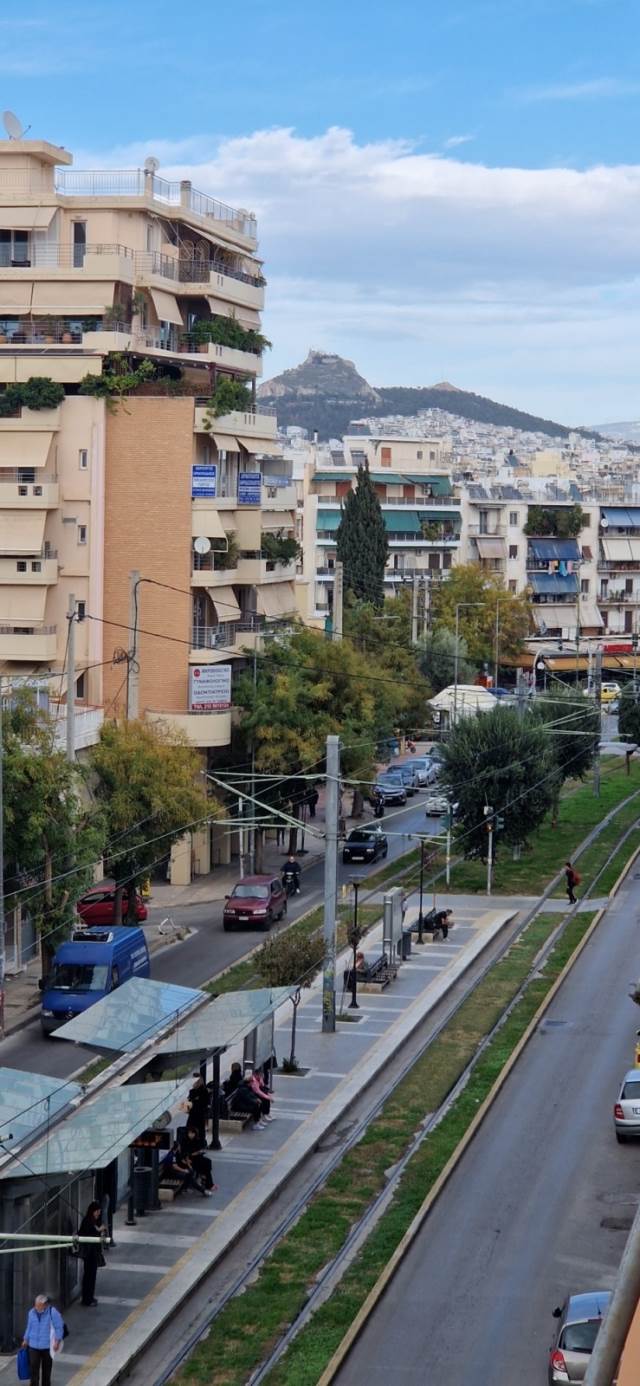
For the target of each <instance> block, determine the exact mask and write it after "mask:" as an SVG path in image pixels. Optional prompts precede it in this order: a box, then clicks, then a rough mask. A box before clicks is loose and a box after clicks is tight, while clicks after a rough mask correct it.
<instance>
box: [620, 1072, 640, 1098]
mask: <svg viewBox="0 0 640 1386" xmlns="http://www.w3.org/2000/svg"><path fill="white" fill-rule="evenodd" d="M622 1096H623V1097H628V1098H629V1097H630V1098H631V1100H632V1102H640V1078H638V1079H636V1080H635V1082H631V1083H625V1085H624V1087H623V1089H622Z"/></svg>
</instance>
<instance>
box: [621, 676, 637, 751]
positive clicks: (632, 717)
mask: <svg viewBox="0 0 640 1386" xmlns="http://www.w3.org/2000/svg"><path fill="white" fill-rule="evenodd" d="M618 731H619V733H620V736H621V737H622V739H623V741H635V742H636V743H637V744H638V745H640V692H639V690H638V688H637V687H635V686H634V684H633V683H626V684H625V686H624V688H623V689H622V692H621V694H620V711H619V714H618Z"/></svg>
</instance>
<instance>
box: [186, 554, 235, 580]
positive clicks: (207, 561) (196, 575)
mask: <svg viewBox="0 0 640 1386" xmlns="http://www.w3.org/2000/svg"><path fill="white" fill-rule="evenodd" d="M239 581H240V578H239V577H238V567H235V568H216V567H214V564H213V553H206V554H201V555H200V554H197V553H194V555H193V567H192V572H191V586H192V587H230V586H233V584H234V582H239Z"/></svg>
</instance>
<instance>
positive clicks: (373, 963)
mask: <svg viewBox="0 0 640 1386" xmlns="http://www.w3.org/2000/svg"><path fill="white" fill-rule="evenodd" d="M397 972H398V969H397V966H396V964H395V963H391V964H390V963H389V959H388V958H387V955H386V953H365V955H364V965H361V966H360V967H359V968H358V970H357V972H356V983H357V987H358V991H363V992H378V991H384V989H385V987H388V985H389V982H390V981H391V978H392V977H395V976H396V975H397ZM343 980H344V988H345V991H348V990H349V988H350V986H351V968H350V967H347V968H345V971H344V979H343Z"/></svg>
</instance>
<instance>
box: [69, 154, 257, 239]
mask: <svg viewBox="0 0 640 1386" xmlns="http://www.w3.org/2000/svg"><path fill="white" fill-rule="evenodd" d="M54 187H55V191H56V192H57V193H61V194H62V195H63V196H66V197H150V198H153V200H154V202H162V203H165V204H166V205H168V206H170V207H182V208H184V209H185V210H187V211H191V212H195V214H196V216H199V217H207V218H209V217H210V218H211V219H212V220H213V221H221V222H224V223H225V225H227V226H231V227H232V228H233V229H235V230H236V231H238V232H239V233H240V235H243V236H251V237H253V238H255V236H256V233H257V224H256V219H255V217H254V216H253V215H252V214H251V213H250V212H246V211H245V210H244V209H243V208H238V207H230V206H229V205H228V204H227V203H226V202H219V201H218V199H217V198H215V197H209V195H208V193H202V192H198V190H197V188H193V187H192V186H191V183H190V182H189V181H188V180H187V179H183V180H182V181H181V182H169V181H168V179H166V178H161V177H159V176H158V174H157V173H148V172H147V171H146V169H142V168H128V169H104V168H101V169H63V168H57V169H56V170H55V175H54Z"/></svg>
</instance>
